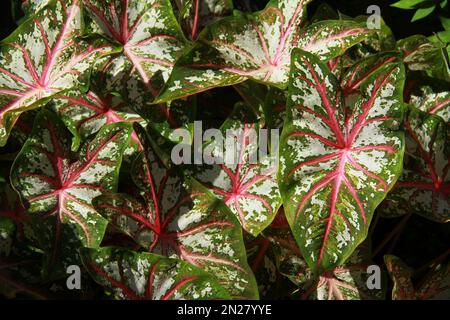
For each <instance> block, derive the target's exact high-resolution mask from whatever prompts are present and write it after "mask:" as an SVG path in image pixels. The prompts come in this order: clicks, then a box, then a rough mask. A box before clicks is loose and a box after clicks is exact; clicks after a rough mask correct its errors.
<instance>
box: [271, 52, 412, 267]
mask: <svg viewBox="0 0 450 320" xmlns="http://www.w3.org/2000/svg"><path fill="white" fill-rule="evenodd" d="M378 59H379V57H378V56H375V57H372V58H369V59H366V60H363V61H361V62H360V64H358V65H356V66H355V67H354V68H353V69H350V70H349V71H348V75H347V76H346V78H347V79H353V80H355V76H356V74H357V75H358V77H357V78H359V80H357V81H356V82H355V83H359V84H358V85H357V86H356V88H357V89H355V90H352V94H347V95H344V93H345V91H347V92H348V90H345V88H346V87H347V86H344V88H341V86H340V84H339V82H338V80H337V79H336V78H335V76H334V75H333V74H332V73H331V71H330V70H329V68H328V67H327V66H326V65H325V64H324V63H323V62H321V61H320V60H319V59H318V58H317V57H316V56H314V55H312V54H310V53H307V52H305V51H301V50H298V51H296V52H295V53H294V54H293V58H292V71H291V85H290V88H289V99H288V110H287V116H286V121H285V126H284V128H283V133H282V137H281V144H280V145H281V150H280V169H279V178H278V181H279V184H280V191H281V194H282V197H283V200H284V201H283V203H284V209H285V211H286V216H287V219H288V221H289V224H290V225H291V228H292V230H293V233H294V236H295V238H296V240H297V242H298V244H299V246H300V249H301V252H302V254H303V256H304V258H305V260H306V262H307V263H308V265H309V266H310V268H311V269H312V271H313V272H314V273H316V274H320V273H322V272H324V271H326V270H328V269H330V268H334V267H336V266H338V265H340V264H342V263H343V262H344V261H345V260H346V259H347V258H348V257H349V256H350V255H351V253H352V252H353V250H354V249H355V248H356V247H357V246H358V244H360V243H361V242H362V241H363V240H364V239H365V237H366V235H367V231H368V227H369V224H370V221H371V218H372V215H373V212H374V210H375V208H376V207H377V206H378V204H379V203H380V202H381V201H382V200H383V199H384V197H385V196H386V194H387V192H388V191H389V190H390V189H391V188H392V187H393V185H394V184H395V182H396V179H397V178H398V176H399V175H400V173H401V168H402V163H401V161H402V158H403V151H404V135H403V133H401V132H399V131H398V127H399V125H400V123H401V121H402V117H403V105H402V94H403V90H402V88H403V82H404V77H405V76H404V68H403V65H402V63H401V62H400V61H399V60H398V59H395V56H393V59H388V60H386V61H385V63H384V64H382V65H381V66H378V67H377V68H375V69H374V70H371V68H372V67H373V65H374V64H373V63H374V61H377V60H378ZM349 81H350V80H347V81H346V82H347V83H348V82H349Z"/></svg>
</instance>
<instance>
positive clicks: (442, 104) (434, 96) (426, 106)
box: [410, 86, 450, 123]
mask: <svg viewBox="0 0 450 320" xmlns="http://www.w3.org/2000/svg"><path fill="white" fill-rule="evenodd" d="M410 103H411V104H412V105H414V106H415V107H416V108H417V109H419V110H422V111H424V112H427V113H429V114H435V115H438V116H440V117H441V118H442V119H444V121H446V122H447V123H450V91H448V90H447V91H445V90H438V91H436V90H434V89H433V88H432V87H430V86H422V87H420V93H418V94H415V93H413V94H412V95H411V101H410Z"/></svg>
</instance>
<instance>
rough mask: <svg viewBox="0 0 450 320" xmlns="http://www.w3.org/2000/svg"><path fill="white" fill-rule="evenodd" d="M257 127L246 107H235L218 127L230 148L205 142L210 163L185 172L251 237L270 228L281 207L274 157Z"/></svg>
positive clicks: (268, 141)
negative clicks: (212, 158) (221, 205)
mask: <svg viewBox="0 0 450 320" xmlns="http://www.w3.org/2000/svg"><path fill="white" fill-rule="evenodd" d="M260 128H261V125H260V123H259V121H258V120H257V119H256V117H255V116H254V114H253V113H252V111H251V110H249V107H247V106H245V105H243V104H238V105H237V106H236V109H235V111H234V112H233V114H232V115H231V116H230V117H229V118H228V119H227V120H226V121H225V122H224V124H223V125H222V127H221V128H220V132H221V133H222V136H223V137H226V139H228V138H229V137H231V138H232V142H233V143H234V145H228V144H227V141H220V139H217V140H214V141H211V142H207V141H205V144H204V146H203V154H208V155H210V154H211V155H212V156H213V157H214V158H215V160H214V163H212V164H203V165H196V164H194V165H192V166H189V170H188V173H189V174H190V175H192V176H193V177H194V178H196V179H197V180H198V181H200V182H202V183H203V184H204V185H205V186H207V187H208V188H210V189H211V190H212V191H213V192H214V193H215V194H216V195H217V196H218V197H220V198H221V199H223V201H224V202H225V204H226V205H227V206H228V207H229V208H230V210H231V211H232V212H233V213H234V214H235V215H236V217H238V219H239V221H240V222H241V225H242V227H243V228H244V230H245V231H247V232H249V233H250V234H252V235H253V236H257V235H258V234H259V233H260V232H261V231H262V230H264V229H265V228H266V227H267V226H268V225H270V223H271V222H272V220H273V219H274V218H275V215H276V213H277V211H278V209H279V207H280V206H281V196H280V192H279V190H278V183H277V181H276V171H277V161H276V160H277V159H276V155H275V154H274V153H271V152H270V136H269V134H267V138H264V137H263V136H262V134H261V132H260V131H259V130H260ZM262 139H267V141H266V142H267V144H268V145H267V146H266V148H267V150H268V152H267V154H266V155H261V152H260V148H262V147H261V140H262ZM277 143H278V141H277ZM230 154H232V158H231V157H228V155H230Z"/></svg>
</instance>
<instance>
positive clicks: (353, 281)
mask: <svg viewBox="0 0 450 320" xmlns="http://www.w3.org/2000/svg"><path fill="white" fill-rule="evenodd" d="M369 265H372V262H371V261H370V255H369V251H368V248H367V245H366V244H364V245H361V246H360V247H358V248H357V249H356V250H355V251H354V252H353V254H352V255H351V256H350V258H349V259H348V261H347V262H346V263H345V264H344V265H342V266H338V267H335V268H333V269H330V270H328V271H327V272H326V273H324V274H323V275H321V276H319V277H316V276H314V274H313V272H312V271H311V269H310V268H309V267H308V264H307V263H306V262H305V260H304V259H303V258H302V257H301V256H297V255H294V254H291V255H290V256H287V257H286V258H285V261H283V262H282V263H281V266H280V269H281V272H282V273H283V274H284V275H285V276H287V277H288V278H289V279H290V280H291V281H292V282H294V283H295V284H296V285H297V286H298V288H299V296H300V299H302V300H307V299H311V300H380V299H383V298H384V290H383V289H369V288H368V286H367V280H368V278H369V276H370V274H369V273H368V272H367V268H368V267H369Z"/></svg>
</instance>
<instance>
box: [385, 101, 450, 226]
mask: <svg viewBox="0 0 450 320" xmlns="http://www.w3.org/2000/svg"><path fill="white" fill-rule="evenodd" d="M404 128H405V130H406V137H407V139H406V156H405V161H404V162H405V164H404V170H403V173H402V175H401V176H400V178H399V181H398V182H397V184H396V185H395V187H394V189H393V190H392V192H390V193H389V195H388V197H387V199H386V200H385V202H384V203H383V207H382V209H383V211H382V213H383V215H384V216H387V217H396V216H400V215H404V214H408V213H411V212H416V213H417V214H419V215H421V216H423V217H425V218H427V219H431V220H433V221H437V222H441V223H445V222H448V221H449V220H450V174H449V169H450V154H449V152H450V149H449V141H450V139H449V138H450V129H449V125H448V124H447V123H445V122H444V121H443V120H442V119H441V118H439V117H437V116H433V115H429V114H427V113H425V112H422V111H420V110H417V109H415V108H414V107H411V108H410V112H409V115H408V117H407V118H406V119H405V123H404Z"/></svg>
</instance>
